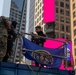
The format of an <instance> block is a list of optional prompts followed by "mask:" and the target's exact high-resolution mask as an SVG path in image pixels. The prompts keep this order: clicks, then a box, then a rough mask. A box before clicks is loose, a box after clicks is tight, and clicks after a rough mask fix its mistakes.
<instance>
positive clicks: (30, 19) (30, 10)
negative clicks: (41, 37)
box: [26, 0, 35, 39]
mask: <svg viewBox="0 0 76 75" xmlns="http://www.w3.org/2000/svg"><path fill="white" fill-rule="evenodd" d="M34 11H35V0H28V1H27V14H26V17H27V18H26V27H27V28H26V33H31V32H34ZM26 37H27V38H28V39H31V36H28V35H26Z"/></svg>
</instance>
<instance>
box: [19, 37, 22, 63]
mask: <svg viewBox="0 0 76 75" xmlns="http://www.w3.org/2000/svg"><path fill="white" fill-rule="evenodd" d="M19 39H20V41H21V45H20V52H19V53H20V54H19V64H21V56H22V36H20V37H19Z"/></svg>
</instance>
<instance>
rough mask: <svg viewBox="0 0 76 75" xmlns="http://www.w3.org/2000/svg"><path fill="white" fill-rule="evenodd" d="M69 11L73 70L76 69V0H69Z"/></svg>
mask: <svg viewBox="0 0 76 75" xmlns="http://www.w3.org/2000/svg"><path fill="white" fill-rule="evenodd" d="M70 10H71V13H70V15H71V38H72V54H73V58H74V69H76V0H70Z"/></svg>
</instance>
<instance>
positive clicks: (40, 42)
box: [32, 31, 46, 46]
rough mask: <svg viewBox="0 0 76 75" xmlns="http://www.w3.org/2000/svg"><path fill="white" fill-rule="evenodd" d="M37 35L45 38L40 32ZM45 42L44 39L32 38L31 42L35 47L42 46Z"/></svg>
mask: <svg viewBox="0 0 76 75" xmlns="http://www.w3.org/2000/svg"><path fill="white" fill-rule="evenodd" d="M37 35H39V36H43V37H46V35H45V34H44V33H43V32H42V31H40V32H38V33H37ZM45 41H46V39H44V38H34V37H32V42H34V43H36V44H37V45H40V46H43V45H44V42H45Z"/></svg>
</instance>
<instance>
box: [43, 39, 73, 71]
mask: <svg viewBox="0 0 76 75" xmlns="http://www.w3.org/2000/svg"><path fill="white" fill-rule="evenodd" d="M55 40H60V41H63V42H66V41H68V40H66V39H62V38H56V39H55ZM63 42H58V41H54V40H46V42H45V43H44V47H46V48H58V47H60V46H61V45H62V44H63ZM68 42H69V44H70V60H71V65H72V66H69V67H68V68H67V70H72V68H73V56H72V42H71V41H68ZM60 69H61V70H65V67H64V61H62V65H61V67H60Z"/></svg>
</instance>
